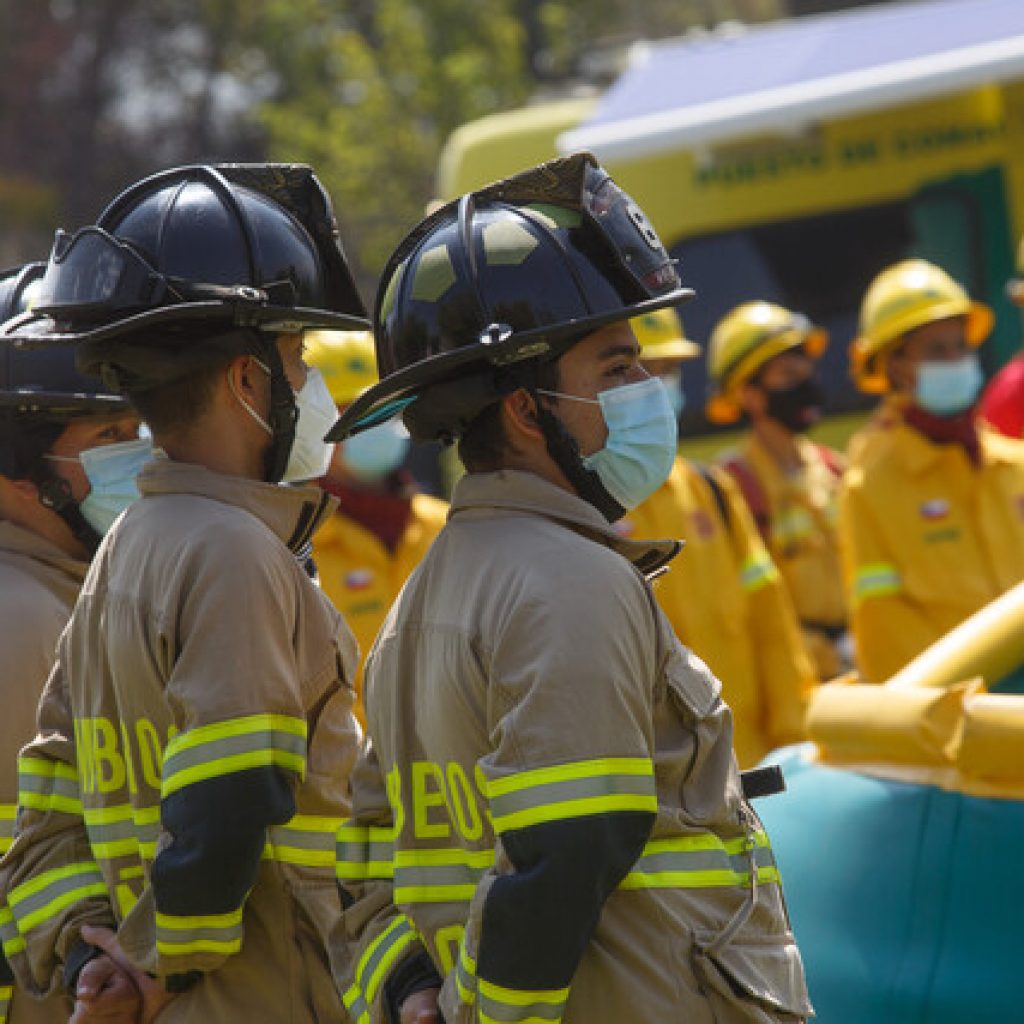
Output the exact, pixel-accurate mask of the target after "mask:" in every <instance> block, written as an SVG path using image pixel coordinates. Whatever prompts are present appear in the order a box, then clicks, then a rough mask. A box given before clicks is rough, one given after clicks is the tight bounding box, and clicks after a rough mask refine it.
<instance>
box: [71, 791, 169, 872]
mask: <svg viewBox="0 0 1024 1024" xmlns="http://www.w3.org/2000/svg"><path fill="white" fill-rule="evenodd" d="M83 817H84V818H85V827H86V829H87V831H88V833H89V846H90V848H91V849H92V853H93V856H94V857H96V859H97V860H113V859H114V858H116V857H144V858H145V859H147V860H153V858H154V857H155V856H156V841H157V839H158V837H159V835H160V808H159V807H133V806H132V805H131V804H114V805H112V806H110V807H87V808H85V811H84V812H83Z"/></svg>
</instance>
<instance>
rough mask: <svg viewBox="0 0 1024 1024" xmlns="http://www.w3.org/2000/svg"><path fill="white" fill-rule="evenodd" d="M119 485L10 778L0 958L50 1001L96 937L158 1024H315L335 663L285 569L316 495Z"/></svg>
mask: <svg viewBox="0 0 1024 1024" xmlns="http://www.w3.org/2000/svg"><path fill="white" fill-rule="evenodd" d="M138 483H139V489H140V491H141V493H142V497H141V499H140V500H138V501H137V502H136V503H135V504H134V505H133V506H132V507H131V508H130V509H129V510H128V511H127V513H125V515H124V516H123V517H122V518H121V519H120V520H119V521H118V523H117V524H116V525H115V527H114V528H113V529H112V530H111V531H110V533H109V534H108V535H107V536H106V538H105V540H104V542H103V544H102V545H101V547H100V549H99V551H98V552H97V554H96V556H95V558H94V559H93V562H92V565H91V567H90V570H89V573H88V575H87V577H86V580H85V584H84V586H83V588H82V593H81V596H80V598H79V602H78V604H77V605H76V608H75V612H74V614H73V615H72V618H71V622H70V624H69V626H68V629H67V630H66V632H65V633H64V635H63V637H62V639H61V643H60V648H59V658H58V662H57V665H56V667H55V668H54V671H53V674H52V675H51V676H50V679H49V682H48V683H47V686H46V691H45V693H44V695H43V700H42V703H41V705H40V712H39V717H40V728H41V732H40V736H39V737H38V738H37V739H36V740H35V741H34V742H33V743H32V744H30V745H29V746H28V747H26V748H25V750H24V751H23V753H22V756H21V758H20V761H19V803H20V805H21V809H20V812H19V818H18V822H17V826H16V828H15V838H14V843H13V845H12V847H11V849H10V851H9V853H8V855H7V857H6V858H5V860H4V861H3V863H2V865H0V887H2V889H3V891H4V892H5V893H6V894H7V901H8V904H9V907H10V909H11V911H12V915H13V925H14V928H15V930H16V932H15V935H14V936H13V937H10V938H8V940H7V941H6V942H5V950H6V951H7V953H8V959H9V960H10V962H11V965H12V967H13V968H14V970H15V973H16V975H17V977H18V981H19V982H20V983H21V984H22V985H24V986H25V987H26V988H29V989H31V990H34V991H35V992H37V993H40V994H41V993H46V992H51V991H53V990H54V989H55V988H56V987H58V986H59V985H60V984H61V983H62V975H63V974H64V972H65V971H67V970H69V969H71V970H73V968H74V966H75V965H76V964H78V963H80V962H81V959H82V957H81V953H82V942H81V939H80V930H81V926H82V925H83V924H85V923H91V924H103V925H106V926H108V927H116V928H117V931H118V939H119V941H120V944H121V946H122V948H123V949H124V951H125V953H126V954H127V955H128V957H129V958H130V959H131V960H132V961H133V962H134V963H136V964H137V965H138V966H139V967H140V968H142V969H144V970H146V971H149V972H150V973H153V974H155V975H158V976H160V977H162V978H163V979H165V983H166V984H167V985H168V988H169V989H170V990H172V991H179V990H183V991H181V994H180V995H179V996H178V998H177V999H176V1000H174V1001H173V1002H172V1003H171V1004H170V1005H169V1006H168V1007H167V1008H166V1009H165V1010H163V1011H162V1013H161V1015H160V1021H161V1024H175V1022H177V1021H232V1020H237V1021H245V1022H246V1024H264V1022H265V1024H271V1022H275V1024H276V1022H279V1021H282V1020H287V1021H291V1022H308V1024H314V1022H316V1021H324V1020H333V1019H336V1018H337V1016H338V1014H339V1013H340V1006H339V1000H338V995H337V990H336V989H335V987H334V984H333V980H332V977H331V973H330V969H329V966H328V962H327V952H326V950H327V945H326V936H327V934H328V932H329V930H330V928H331V926H332V924H333V923H334V921H335V919H336V918H337V917H338V916H339V915H340V912H341V908H340V904H339V898H338V890H337V886H336V884H335V882H334V878H333V868H334V836H335V833H336V831H337V827H338V822H339V821H340V820H341V819H343V818H344V817H345V816H346V815H347V813H348V811H349V801H348V795H347V793H348V776H349V772H350V768H351V763H352V762H353V761H354V759H355V753H356V750H357V747H358V737H359V732H358V726H357V724H356V722H355V719H354V718H353V716H352V714H351V711H350V708H351V704H352V691H351V688H350V686H349V683H348V680H350V679H351V678H352V674H353V671H354V668H355V662H356V648H355V643H354V641H353V639H352V636H351V634H350V633H349V631H348V629H347V628H346V627H345V625H344V622H343V621H342V619H341V618H340V616H339V615H338V613H337V612H336V611H335V610H334V609H333V608H332V607H331V605H330V603H329V602H328V601H327V599H326V598H325V597H324V596H323V594H321V592H320V590H319V588H318V587H316V585H315V584H314V583H313V582H312V581H311V580H310V579H309V578H308V576H307V575H306V574H305V572H304V570H303V569H302V567H301V566H300V564H299V562H298V560H297V559H296V558H295V556H294V555H293V553H292V552H293V551H298V550H300V549H301V548H302V547H303V546H304V545H305V544H306V543H307V542H308V539H309V536H310V534H311V533H312V532H313V530H314V529H315V528H316V526H317V525H318V523H319V522H320V521H321V520H322V518H323V517H324V516H325V515H327V514H329V512H330V502H331V499H330V498H329V497H328V496H327V495H325V494H323V493H322V492H321V491H320V490H319V489H317V488H295V489H292V488H287V487H277V486H273V485H269V484H263V483H258V482H252V481H248V480H244V479H241V478H235V477H228V476H223V475H219V474H216V473H212V472H210V471H208V470H206V469H204V468H202V467H199V466H192V465H187V464H183V463H176V462H172V461H170V460H166V459H158V460H156V461H154V462H151V463H150V464H149V465H147V466H146V467H145V468H144V469H143V472H142V474H141V475H140V476H139V480H138Z"/></svg>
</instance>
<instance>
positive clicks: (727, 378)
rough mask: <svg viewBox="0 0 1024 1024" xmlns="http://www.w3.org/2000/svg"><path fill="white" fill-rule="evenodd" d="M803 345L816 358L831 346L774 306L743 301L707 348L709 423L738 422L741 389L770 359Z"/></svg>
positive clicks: (821, 333) (823, 334) (801, 319)
mask: <svg viewBox="0 0 1024 1024" xmlns="http://www.w3.org/2000/svg"><path fill="white" fill-rule="evenodd" d="M800 346H803V348H804V349H805V351H806V352H807V354H808V355H809V356H810V357H811V358H812V359H818V358H820V356H821V354H822V352H824V351H825V348H826V347H827V346H828V332H827V331H826V330H825V329H824V328H823V327H818V326H817V325H816V324H813V323H811V321H810V320H808V319H807V317H805V316H803V315H802V314H800V313H793V312H792V311H791V310H788V309H786V308H785V306H779V305H776V304H775V303H774V302H762V301H758V302H744V303H743V305H741V306H737V307H736V308H735V309H733V310H731V311H730V312H728V313H726V315H725V316H724V317H722V319H721V320H720V321H719V322H718V324H717V325H716V326H715V329H714V330H713V331H712V332H711V344H710V345H709V346H708V378H709V379H710V383H711V397H710V398H709V399H708V401H707V404H706V406H705V411H706V412H707V416H708V419H709V420H711V422H712V423H733V422H735V421H736V420H738V419H739V417H740V413H741V411H742V410H741V408H740V404H739V401H738V393H739V390H740V388H741V387H742V386H743V385H744V384H745V383H746V382H747V381H749V380H750V378H751V377H753V376H754V374H755V373H757V371H758V370H759V369H760V368H761V367H762V366H764V364H765V363H767V362H768V360H769V359H772V358H774V357H775V356H777V355H779V354H780V353H782V352H786V351H788V350H789V349H792V348H798V347H800Z"/></svg>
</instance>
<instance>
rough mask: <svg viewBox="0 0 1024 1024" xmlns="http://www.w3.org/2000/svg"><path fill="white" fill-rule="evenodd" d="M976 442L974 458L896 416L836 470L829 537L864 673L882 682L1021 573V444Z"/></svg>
mask: <svg viewBox="0 0 1024 1024" xmlns="http://www.w3.org/2000/svg"><path fill="white" fill-rule="evenodd" d="M980 441H981V452H980V454H981V463H980V465H978V466H975V465H974V464H973V463H972V462H971V460H970V459H969V458H968V456H967V454H966V453H965V451H964V449H963V448H962V446H960V445H956V444H941V445H940V444H934V443H933V442H931V441H929V440H928V439H927V438H926V437H925V436H924V435H923V434H921V433H919V432H918V431H917V430H915V429H913V428H912V427H910V426H908V425H906V424H904V423H902V422H899V423H895V424H893V425H892V426H890V427H888V428H886V429H885V430H884V433H882V432H881V431H880V432H878V433H877V435H876V436H875V437H874V439H873V440H872V442H871V451H870V453H869V454H868V455H867V456H866V457H863V456H862V459H861V461H860V463H859V464H858V465H856V466H853V467H851V468H850V469H849V470H848V471H847V475H846V479H845V482H844V485H843V493H842V499H841V505H840V535H841V540H842V545H843V559H844V565H845V570H846V579H847V586H848V588H849V594H850V603H851V607H852V609H853V612H852V622H853V634H854V640H855V643H856V650H857V662H858V666H859V668H860V671H861V673H862V675H863V676H864V678H865V679H866V680H869V681H871V682H877V683H881V682H884V681H885V680H886V679H888V678H889V677H890V676H891V675H892V674H893V673H894V672H896V671H897V670H898V669H900V668H902V667H903V666H904V665H905V664H906V663H907V662H908V661H910V660H911V658H913V657H914V656H915V655H917V654H919V653H920V652H921V651H922V650H924V649H925V648H926V647H927V646H928V645H929V644H931V643H933V642H934V641H936V640H938V639H939V637H941V636H942V635H943V634H945V633H947V632H948V631H949V630H950V629H952V628H953V627H954V626H956V625H957V624H958V623H960V622H962V621H963V620H964V619H965V618H967V617H968V616H969V615H971V614H972V613H973V612H976V611H977V610H978V609H979V608H981V607H982V606H983V605H985V604H987V603H988V602H989V601H992V600H993V599H994V598H996V597H998V596H999V595H1000V594H1001V593H1003V592H1004V591H1005V590H1008V589H1009V588H1010V587H1012V586H1013V585H1014V584H1016V583H1018V582H1020V581H1021V580H1022V579H1024V442H1020V441H1017V440H1012V439H1010V438H1004V437H1001V436H999V435H997V434H993V433H989V432H988V431H985V430H983V431H982V432H981V434H980Z"/></svg>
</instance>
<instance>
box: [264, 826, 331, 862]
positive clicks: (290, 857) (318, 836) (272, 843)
mask: <svg viewBox="0 0 1024 1024" xmlns="http://www.w3.org/2000/svg"><path fill="white" fill-rule="evenodd" d="M340 821H341V819H340V818H331V817H319V816H316V815H311V814H296V815H295V817H294V818H292V819H291V821H289V822H288V824H287V825H274V826H272V827H271V828H270V829H268V830H267V843H266V846H265V847H264V848H263V858H264V860H276V861H277V862H278V863H281V864H299V865H302V866H304V867H313V868H327V869H328V870H329V869H331V868H332V867H334V866H335V850H336V835H337V832H338V825H339V823H340Z"/></svg>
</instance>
